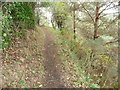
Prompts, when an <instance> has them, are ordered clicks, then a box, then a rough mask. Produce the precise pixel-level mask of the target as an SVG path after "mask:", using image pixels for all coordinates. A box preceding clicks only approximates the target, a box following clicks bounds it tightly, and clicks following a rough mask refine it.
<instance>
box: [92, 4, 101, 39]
mask: <svg viewBox="0 0 120 90" xmlns="http://www.w3.org/2000/svg"><path fill="white" fill-rule="evenodd" d="M99 10H100V8H99V7H98V3H97V5H96V12H95V21H94V35H93V39H94V40H95V39H96V38H97V31H98V22H99Z"/></svg>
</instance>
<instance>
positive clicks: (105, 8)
mask: <svg viewBox="0 0 120 90" xmlns="http://www.w3.org/2000/svg"><path fill="white" fill-rule="evenodd" d="M112 3H113V2H111V3H110V4H109V5H107V6H106V8H104V9H103V10H102V11H101V12H100V13H99V15H101V13H103V12H104V11H105V10H106V9H107V8H108V7H109V6H110V5H111V4H112Z"/></svg>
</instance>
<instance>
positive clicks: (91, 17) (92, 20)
mask: <svg viewBox="0 0 120 90" xmlns="http://www.w3.org/2000/svg"><path fill="white" fill-rule="evenodd" d="M81 5H82V7H83V8H84V9H85V11H87V14H88V15H89V16H90V18H91V19H92V21H93V23H94V19H93V17H92V16H91V14H90V13H89V11H88V10H87V9H86V8H85V7H84V5H83V4H81Z"/></svg>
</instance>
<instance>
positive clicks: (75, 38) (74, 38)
mask: <svg viewBox="0 0 120 90" xmlns="http://www.w3.org/2000/svg"><path fill="white" fill-rule="evenodd" d="M75 28H76V26H75V4H74V9H73V31H74V39H76V35H75V34H76V30H75Z"/></svg>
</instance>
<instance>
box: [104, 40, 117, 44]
mask: <svg viewBox="0 0 120 90" xmlns="http://www.w3.org/2000/svg"><path fill="white" fill-rule="evenodd" d="M118 41H119V40H118V39H114V40H111V41H110V42H107V43H106V44H112V43H116V42H118Z"/></svg>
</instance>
